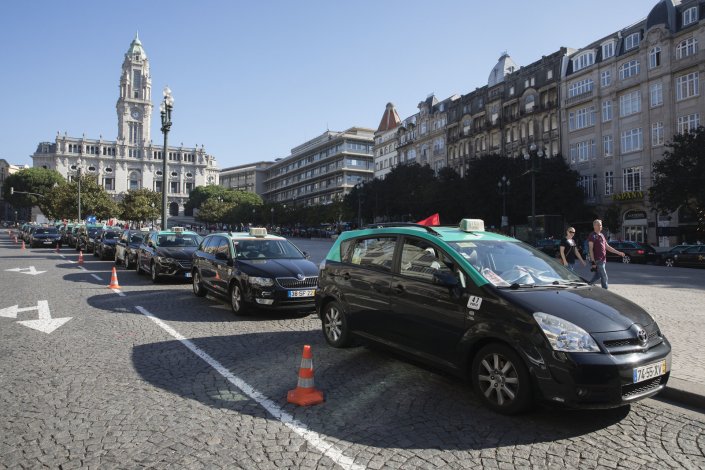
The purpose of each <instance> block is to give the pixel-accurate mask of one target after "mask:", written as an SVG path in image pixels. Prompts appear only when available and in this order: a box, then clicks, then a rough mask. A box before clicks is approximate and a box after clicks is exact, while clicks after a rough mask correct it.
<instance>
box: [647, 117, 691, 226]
mask: <svg viewBox="0 0 705 470" xmlns="http://www.w3.org/2000/svg"><path fill="white" fill-rule="evenodd" d="M649 201H650V202H651V204H652V205H653V206H654V207H655V208H656V209H657V210H658V211H660V212H662V213H668V212H674V211H676V210H677V209H679V208H680V207H681V206H686V207H688V208H690V209H691V210H693V211H694V212H695V213H698V212H699V211H702V210H703V209H705V127H702V126H700V127H698V128H697V129H695V130H694V131H692V132H688V133H685V134H677V135H674V136H673V141H672V142H671V143H669V144H668V145H667V150H666V151H665V152H664V158H663V159H661V160H658V161H657V162H655V163H654V167H653V185H652V186H651V189H650V190H649Z"/></svg>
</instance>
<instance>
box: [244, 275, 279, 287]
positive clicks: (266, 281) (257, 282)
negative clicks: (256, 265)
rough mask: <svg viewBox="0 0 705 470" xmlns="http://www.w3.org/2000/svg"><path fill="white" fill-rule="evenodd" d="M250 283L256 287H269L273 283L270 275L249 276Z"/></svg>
mask: <svg viewBox="0 0 705 470" xmlns="http://www.w3.org/2000/svg"><path fill="white" fill-rule="evenodd" d="M249 281H250V284H252V285H253V286H258V287H271V286H273V285H274V279H272V278H271V277H254V276H251V277H250V278H249Z"/></svg>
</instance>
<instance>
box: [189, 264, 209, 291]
mask: <svg viewBox="0 0 705 470" xmlns="http://www.w3.org/2000/svg"><path fill="white" fill-rule="evenodd" d="M191 276H192V278H193V293H194V295H195V296H196V297H205V296H206V294H207V292H206V288H205V287H203V282H201V273H200V272H198V269H194V270H193V273H192V274H191Z"/></svg>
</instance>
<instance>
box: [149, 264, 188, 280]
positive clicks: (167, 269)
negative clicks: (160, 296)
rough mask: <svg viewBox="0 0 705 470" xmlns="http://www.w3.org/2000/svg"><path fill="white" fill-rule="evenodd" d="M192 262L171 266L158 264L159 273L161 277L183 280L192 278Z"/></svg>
mask: <svg viewBox="0 0 705 470" xmlns="http://www.w3.org/2000/svg"><path fill="white" fill-rule="evenodd" d="M191 266H192V264H191V262H190V261H188V262H176V263H169V264H162V263H157V273H158V274H159V275H160V276H170V277H179V278H183V279H190V278H191Z"/></svg>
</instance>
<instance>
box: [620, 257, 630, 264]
mask: <svg viewBox="0 0 705 470" xmlns="http://www.w3.org/2000/svg"><path fill="white" fill-rule="evenodd" d="M631 262H632V258H631V257H630V256H629V255H624V256H622V263H624V264H629V263H631Z"/></svg>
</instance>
